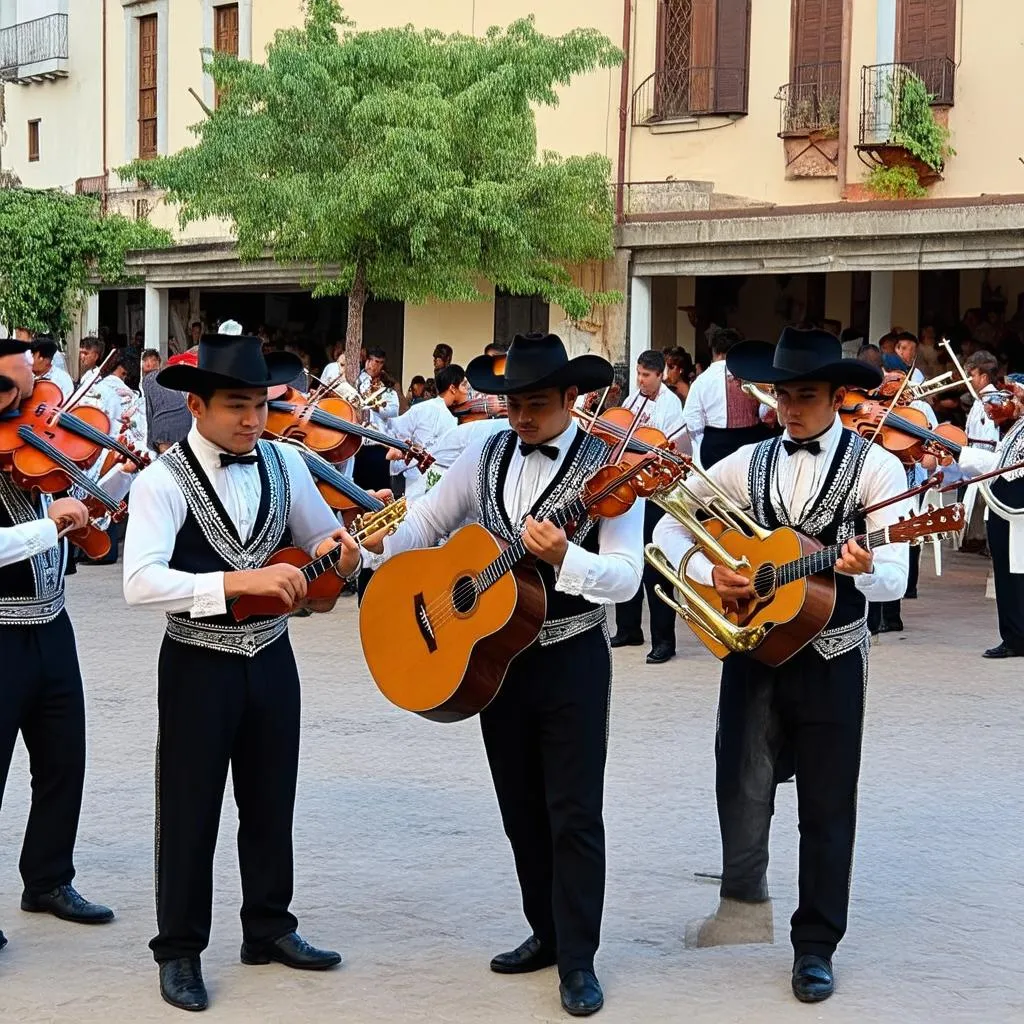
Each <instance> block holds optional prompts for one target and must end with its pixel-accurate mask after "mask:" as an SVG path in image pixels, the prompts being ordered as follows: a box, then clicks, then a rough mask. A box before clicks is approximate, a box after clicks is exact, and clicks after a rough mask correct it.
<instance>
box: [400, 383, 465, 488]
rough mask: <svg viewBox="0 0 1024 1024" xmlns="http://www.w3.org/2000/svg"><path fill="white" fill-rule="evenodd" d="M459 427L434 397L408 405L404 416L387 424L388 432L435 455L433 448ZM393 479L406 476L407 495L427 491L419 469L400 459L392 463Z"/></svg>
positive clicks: (450, 412) (443, 403) (441, 401)
mask: <svg viewBox="0 0 1024 1024" xmlns="http://www.w3.org/2000/svg"><path fill="white" fill-rule="evenodd" d="M458 425H459V421H458V420H457V419H456V418H455V416H453V415H452V411H451V410H450V409H449V408H448V406H447V405H445V401H444V399H443V398H431V399H430V400H429V401H427V402H417V403H416V404H415V405H411V406H409V408H408V410H407V411H406V412H403V413H402V415H401V416H396V417H395V418H394V419H393V420H391V422H390V424H389V425H388V433H389V434H392V435H393V436H394V437H397V438H399V439H400V440H402V441H411V442H413V443H414V444H418V445H419V446H420V447H421V448H424V449H426V450H427V451H428V452H430V453H431V454H433V451H434V445H435V444H437V442H438V441H439V440H440V439H441V438H442V437H444V435H445V434H448V433H450V432H451V431H453V430H454V429H455V428H456V427H457V426H458ZM391 475H392V476H403V475H404V476H405V496H406V498H408V499H412V498H418V497H419V496H420V495H422V494H423V493H424V492H425V491H426V483H425V481H424V477H423V474H422V473H421V472H420V470H419V467H418V466H417V465H416V464H415V463H413V464H411V465H409V464H406V463H405V462H404V461H402V460H401V459H396V460H395V461H394V462H392V463H391Z"/></svg>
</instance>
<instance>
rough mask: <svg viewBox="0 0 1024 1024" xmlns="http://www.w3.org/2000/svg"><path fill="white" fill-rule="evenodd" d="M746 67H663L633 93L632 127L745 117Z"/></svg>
mask: <svg viewBox="0 0 1024 1024" xmlns="http://www.w3.org/2000/svg"><path fill="white" fill-rule="evenodd" d="M746 112H747V71H746V69H745V68H718V67H708V68H662V69H661V70H660V71H655V72H654V74H653V75H648V77H647V78H645V79H644V81H643V82H641V83H640V85H638V86H637V88H636V90H635V91H634V92H633V126H634V127H639V126H643V125H650V124H656V123H657V122H658V121H669V120H672V119H673V118H680V117H696V116H699V115H701V114H745V113H746Z"/></svg>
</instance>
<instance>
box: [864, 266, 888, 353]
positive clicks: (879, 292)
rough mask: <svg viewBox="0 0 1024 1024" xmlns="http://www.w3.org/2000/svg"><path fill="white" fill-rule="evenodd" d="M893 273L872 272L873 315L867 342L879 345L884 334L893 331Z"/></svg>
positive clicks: (869, 321)
mask: <svg viewBox="0 0 1024 1024" xmlns="http://www.w3.org/2000/svg"><path fill="white" fill-rule="evenodd" d="M892 282H893V278H892V271H891V270H872V271H871V315H870V317H869V319H868V324H869V326H868V337H867V340H868V341H870V342H871V344H872V345H877V344H878V339H879V338H881V337H882V335H883V334H888V333H889V331H890V330H891V329H892Z"/></svg>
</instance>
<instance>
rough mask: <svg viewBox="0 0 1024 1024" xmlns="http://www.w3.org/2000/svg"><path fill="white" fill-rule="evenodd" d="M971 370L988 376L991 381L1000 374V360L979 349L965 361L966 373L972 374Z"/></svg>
mask: <svg viewBox="0 0 1024 1024" xmlns="http://www.w3.org/2000/svg"><path fill="white" fill-rule="evenodd" d="M971 370H977V371H978V372H979V373H984V374H987V375H988V378H989V380H991V379H992V378H994V377H995V376H996V374H997V373H998V372H999V360H998V359H996V357H995V356H994V355H992V353H991V352H989V351H987V350H986V349H983V348H982V349H979V350H978V351H977V352H975V353H974V354H973V355H970V356H968V357H967V359H966V360H964V372H965V373H970V372H971Z"/></svg>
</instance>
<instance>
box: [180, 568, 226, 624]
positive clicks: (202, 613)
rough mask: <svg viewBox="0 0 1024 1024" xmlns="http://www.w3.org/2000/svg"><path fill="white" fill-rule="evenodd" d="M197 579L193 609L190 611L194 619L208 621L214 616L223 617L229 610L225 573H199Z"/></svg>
mask: <svg viewBox="0 0 1024 1024" xmlns="http://www.w3.org/2000/svg"><path fill="white" fill-rule="evenodd" d="M195 579H196V582H195V586H194V588H193V590H192V608H191V609H190V610H189V614H190V615H191V616H192V618H193V619H207V618H210V617H211V616H213V615H223V614H224V613H225V612H226V611H227V610H228V605H227V600H226V598H225V597H224V573H222V572H203V573H198V574H197V575H196V578H195Z"/></svg>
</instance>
